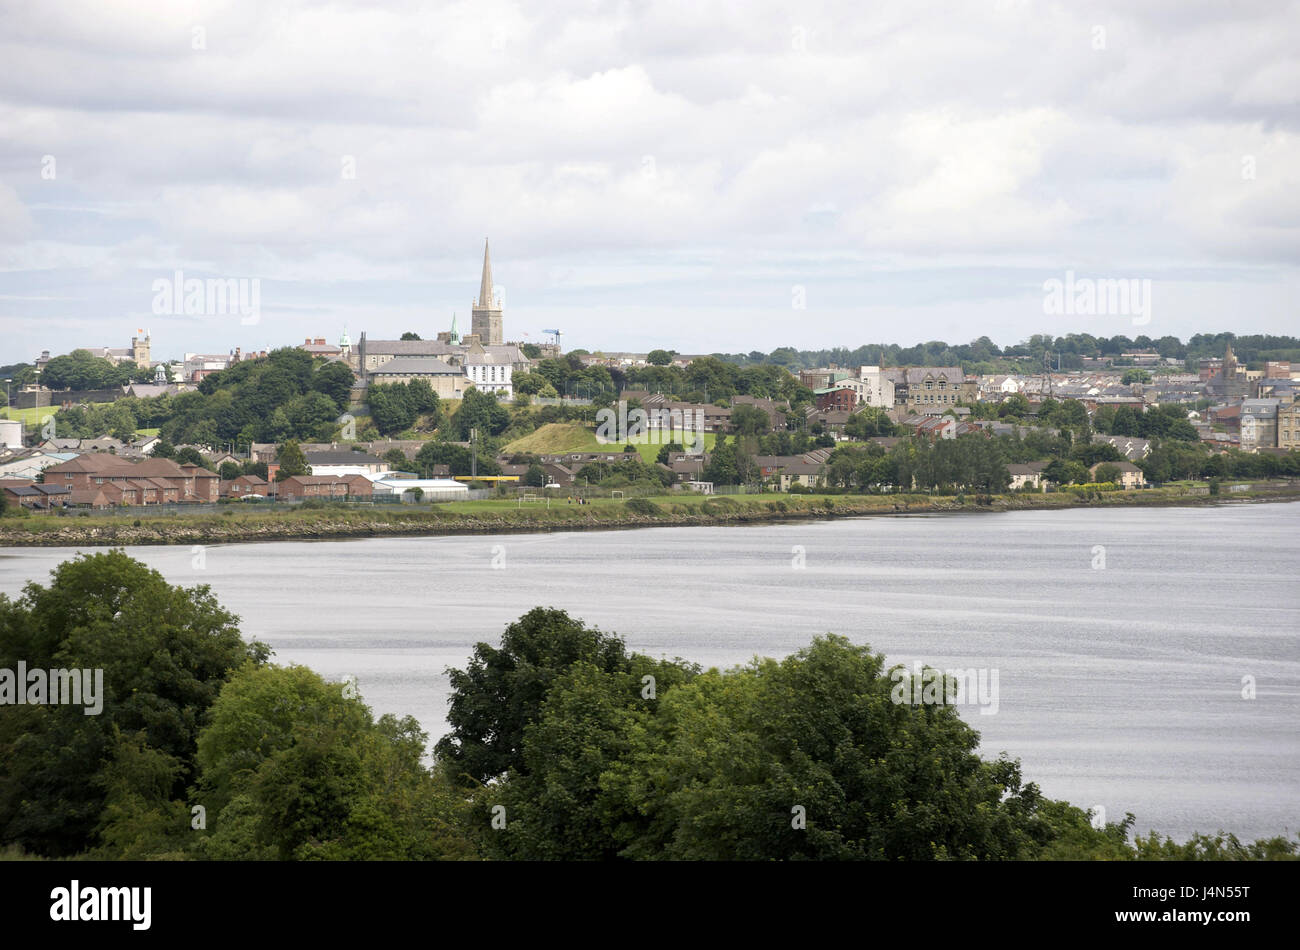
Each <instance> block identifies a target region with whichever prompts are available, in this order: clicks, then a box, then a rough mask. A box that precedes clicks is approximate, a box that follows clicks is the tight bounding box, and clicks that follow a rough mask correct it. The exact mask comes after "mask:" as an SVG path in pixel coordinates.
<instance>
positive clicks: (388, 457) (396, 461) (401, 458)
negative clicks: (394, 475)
mask: <svg viewBox="0 0 1300 950" xmlns="http://www.w3.org/2000/svg"><path fill="white" fill-rule="evenodd" d="M384 461H385V462H387V463H388V468H389V470H390V471H393V472H405V471H407V470H408V469H409V468H410V467H411V460H410V459H408V458H407V457H406V453H405V452H403V451H402V450H401V449H398V448H392V449H389V450H388V451H387V452H385V453H384Z"/></svg>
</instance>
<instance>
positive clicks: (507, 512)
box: [0, 481, 1300, 547]
mask: <svg viewBox="0 0 1300 950" xmlns="http://www.w3.org/2000/svg"><path fill="white" fill-rule="evenodd" d="M1268 501H1300V483H1295V482H1285V481H1277V482H1265V483H1253V484H1245V485H1240V486H1235V485H1227V484H1225V485H1224V486H1223V488H1222V492H1221V494H1219V495H1217V496H1212V495H1210V494H1209V493H1208V489H1207V488H1206V486H1205V485H1195V484H1193V485H1170V486H1163V487H1160V488H1147V489H1141V490H1138V491H1114V492H1093V493H1088V494H1083V495H1080V494H1076V493H1073V492H1053V493H1050V494H1041V493H1035V494H1022V493H1012V494H1006V495H992V496H990V495H975V494H963V495H933V496H931V495H920V494H915V495H785V494H764V495H722V496H714V497H705V496H698V495H691V496H683V495H671V496H660V497H656V498H630V499H627V500H626V501H623V500H621V499H619V500H614V499H597V500H595V501H593V502H592V503H590V504H586V505H576V504H566V503H562V502H560V501H559V500H556V499H552V500H551V503H550V507H545V506H543V505H542V504H540V503H534V504H529V505H522V506H521V505H518V503H517V502H516V501H514V500H512V499H502V500H491V501H471V502H455V503H449V504H445V505H432V506H427V507H420V508H415V507H414V506H412V507H410V508H408V507H407V506H402V507H400V508H399V507H393V508H389V507H387V506H385V507H357V506H351V505H337V506H330V505H326V506H324V507H320V508H300V509H297V510H292V511H258V510H256V509H255V508H248V507H245V506H242V505H237V504H235V505H221V506H219V507H213V508H211V509H210V510H205V511H203V512H202V513H200V514H185V515H159V516H152V515H150V514H148V513H147V512H145V511H143V510H141V509H138V508H133V509H126V510H125V511H123V512H122V513H120V514H119V513H117V512H114V513H112V514H108V515H92V514H86V515H85V516H57V515H36V514H29V515H27V516H25V517H24V516H14V515H10V516H8V517H5V518H3V519H0V547H33V546H39V547H82V546H92V545H109V546H115V545H134V544H233V543H240V542H252V541H289V540H295V541H302V540H313V539H319V540H326V539H342V538H367V537H379V536H385V535H456V534H515V533H522V532H531V531H599V530H611V529H619V528H642V527H652V526H659V527H668V526H675V525H683V526H684V525H692V526H701V525H731V524H736V525H743V524H763V523H771V522H778V521H794V520H804V519H824V518H846V517H861V516H868V515H895V514H927V513H936V512H988V511H1021V510H1032V509H1045V508H1047V509H1051V508H1111V507H1124V506H1153V505H1155V506H1158V505H1197V504H1241V503H1247V502H1268Z"/></svg>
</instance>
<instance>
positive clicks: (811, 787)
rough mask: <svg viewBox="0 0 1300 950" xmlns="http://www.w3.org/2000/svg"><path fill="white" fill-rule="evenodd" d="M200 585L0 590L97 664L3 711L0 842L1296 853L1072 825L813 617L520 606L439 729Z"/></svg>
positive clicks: (566, 853) (20, 621)
mask: <svg viewBox="0 0 1300 950" xmlns="http://www.w3.org/2000/svg"><path fill="white" fill-rule="evenodd" d="M236 624H237V618H235V617H233V616H232V615H230V614H228V613H227V612H225V611H224V610H223V609H222V608H221V607H220V606H219V605H218V604H217V603H216V602H215V600H214V599H213V598H212V597H211V594H210V593H209V592H208V591H207V589H206V588H204V587H196V588H192V589H188V590H187V589H183V588H180V587H172V586H170V585H168V584H167V583H166V582H165V580H164V579H163V578H162V577H161V576H160V575H159V574H158V573H157V572H155V571H152V570H149V569H148V568H146V567H145V566H144V565H142V564H139V563H138V562H136V561H134V560H132V559H131V558H129V557H128V556H127V555H126V554H125V553H123V552H121V551H110V552H106V553H103V554H95V555H91V556H81V557H79V558H77V559H76V560H73V561H69V562H66V563H64V564H62V565H60V566H59V568H58V569H57V570H56V571H55V572H54V574H53V580H52V582H51V584H50V585H49V586H48V587H43V586H41V585H38V584H30V585H28V587H27V588H26V589H25V591H24V593H23V595H22V596H21V597H19V598H18V599H16V600H10V599H9V598H7V597H3V596H0V664H4V665H5V666H6V667H8V668H13V667H14V666H15V664H16V663H17V661H18V660H20V659H21V660H24V661H25V662H26V663H27V664H28V666H29V668H31V667H36V666H44V667H47V668H48V667H72V666H78V667H95V666H98V667H102V668H103V669H104V671H105V694H106V695H105V701H104V710H103V713H102V715H99V716H86V715H84V714H83V712H82V708H81V707H80V706H40V705H37V706H30V705H28V706H8V705H6V706H0V858H4V859H17V858H22V857H28V856H46V857H67V856H74V855H83V856H89V857H95V858H127V859H156V858H165V859H193V860H225V859H244V860H248V859H260V860H311V859H325V860H340V859H350V860H374V859H399V860H439V859H441V860H447V859H451V860H474V859H482V858H495V859H579V860H592V859H603V860H610V859H643V860H644V859H679V860H691V859H710V860H794V859H814V860H824V859H890V860H898V859H910V860H931V859H957V860H967V859H977V860H1005V859H1012V860H1015V859H1090V860H1098V859H1104V860H1131V859H1140V860H1262V859H1294V858H1295V857H1296V856H1297V842H1296V841H1294V840H1288V839H1284V838H1280V837H1279V838H1273V839H1269V840H1266V841H1257V842H1254V843H1252V844H1243V843H1241V842H1240V841H1238V840H1237V839H1236V838H1235V837H1233V836H1232V835H1227V834H1225V833H1223V832H1220V833H1219V834H1217V835H1215V836H1205V835H1196V836H1194V837H1193V838H1192V839H1191V840H1189V841H1188V842H1186V843H1184V844H1179V843H1177V842H1174V841H1172V840H1171V839H1168V838H1162V837H1161V836H1159V835H1157V834H1154V833H1153V834H1151V835H1149V836H1147V837H1146V838H1143V837H1141V836H1139V837H1137V838H1135V839H1134V840H1133V841H1132V842H1130V841H1129V839H1128V834H1129V830H1130V828H1131V825H1132V816H1128V817H1127V818H1126V819H1125V820H1124V821H1123V822H1118V823H1111V824H1108V825H1106V826H1105V827H1104V828H1102V829H1098V828H1094V827H1093V826H1092V824H1091V822H1090V819H1089V815H1088V814H1087V813H1086V812H1084V811H1083V810H1082V809H1079V808H1076V807H1074V806H1073V805H1070V804H1068V803H1067V802H1061V801H1054V800H1051V799H1047V798H1044V797H1043V796H1042V795H1041V793H1040V792H1039V790H1038V788H1037V787H1036V786H1035V785H1034V784H1033V783H1025V782H1024V781H1023V780H1022V777H1021V774H1020V767H1019V763H1018V762H1015V761H1012V760H1009V759H1007V758H1000V759H997V760H995V761H985V760H982V759H980V758H979V756H978V755H977V754H976V751H975V750H976V748H977V746H978V741H979V736H978V734H977V733H976V732H975V731H974V730H973V729H971V728H970V727H969V726H967V725H966V724H965V723H964V722H963V721H962V720H961V719H960V717H958V716H957V714H956V713H955V712H954V709H953V707H952V706H943V705H925V704H920V703H918V704H916V705H908V704H898V703H895V702H893V701H892V698H891V695H890V692H891V688H892V685H893V680H892V679H891V677H890V676H889V671H888V670H886V669H885V667H884V659H883V657H881V656H880V655H878V654H873V653H872V652H871V651H870V650H869V649H868V648H867V647H865V646H859V645H855V644H852V643H850V642H849V641H848V640H847V639H845V638H843V637H838V636H834V635H828V636H825V637H819V638H817V639H815V640H814V641H813V642H812V644H811V645H809V646H808V647H806V648H805V649H803V650H800V651H798V652H797V653H795V654H794V655H792V656H789V657H786V658H785V659H783V660H779V661H778V660H771V659H757V658H756V659H755V660H754V661H753V662H751V663H750V664H748V665H745V666H742V667H738V668H735V669H731V670H726V671H719V670H716V669H711V670H708V671H703V670H701V669H700V668H699V667H698V666H696V665H694V664H691V663H688V662H685V661H683V660H681V659H674V660H664V659H653V658H651V657H647V656H644V655H641V654H638V653H635V652H630V651H628V650H627V649H626V647H625V645H624V644H623V642H622V641H621V640H620V639H619V638H618V637H616V636H613V635H611V634H607V633H603V632H601V631H599V630H596V629H594V628H590V627H587V626H586V625H585V624H583V623H582V622H581V621H578V620H575V619H573V618H571V617H569V616H568V615H567V614H566V613H564V612H563V611H560V610H553V609H546V608H536V609H534V610H531V611H529V612H528V613H527V614H525V615H524V616H523V617H521V618H519V620H517V621H516V622H514V623H512V624H510V625H509V626H508V627H507V628H506V631H505V634H504V636H503V637H502V641H501V644H500V645H499V646H496V647H494V646H492V645H490V644H486V643H480V644H478V645H477V646H476V647H475V650H474V653H473V656H472V658H471V661H470V663H469V664H468V665H467V667H466V668H465V669H464V670H452V671H450V673H451V683H452V688H453V690H452V698H451V702H450V711H449V715H448V721H449V723H450V725H451V727H452V728H451V732H450V733H449V734H448V735H447V736H446V737H445V738H444V739H442V740H441V741H440V742H439V743H438V744H437V747H436V756H435V758H434V762H433V765H432V767H430V766H429V765H427V764H426V762H425V760H424V751H425V749H426V745H427V736H426V735H425V734H424V733H423V732H421V731H420V729H419V726H418V724H417V723H416V722H415V721H414V720H413V719H410V718H409V717H408V718H405V719H398V718H396V717H394V716H391V715H385V716H382V717H380V718H378V719H376V718H375V717H374V716H373V715H372V714H371V711H370V709H369V708H368V707H367V706H366V705H365V704H364V703H363V702H362V701H361V700H360V698H359V697H358V696H357V695H356V693H355V690H354V689H353V688H351V687H350V686H348V685H346V684H342V683H329V682H326V681H325V680H324V679H322V678H321V677H320V676H319V675H318V674H316V673H314V672H312V671H311V670H309V669H306V668H305V667H301V666H289V667H282V666H277V665H273V664H269V663H268V662H267V658H268V651H267V650H266V648H265V647H263V646H262V645H260V644H246V643H244V641H243V640H242V639H241V638H240V637H239V634H238V630H237V627H236Z"/></svg>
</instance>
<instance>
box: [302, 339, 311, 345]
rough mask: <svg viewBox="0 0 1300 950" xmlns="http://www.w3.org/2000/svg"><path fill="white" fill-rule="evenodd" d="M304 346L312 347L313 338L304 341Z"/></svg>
mask: <svg viewBox="0 0 1300 950" xmlns="http://www.w3.org/2000/svg"><path fill="white" fill-rule="evenodd" d="M302 345H303V346H311V337H307V339H305V340H303V341H302Z"/></svg>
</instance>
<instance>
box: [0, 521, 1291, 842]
mask: <svg viewBox="0 0 1300 950" xmlns="http://www.w3.org/2000/svg"><path fill="white" fill-rule="evenodd" d="M74 550H75V549H70V548H22V549H17V548H5V549H0V592H3V593H6V594H9V595H10V596H13V595H15V594H17V593H18V592H19V591H20V589H21V587H22V585H23V584H24V583H26V582H27V581H30V580H39V581H42V582H44V581H46V580H47V578H48V573H49V571H50V570H51V569H52V568H53V567H54V566H55V565H56V564H57V563H58V562H59V561H61V560H64V559H66V558H68V557H70V556H72V554H73V553H74ZM87 550H92V549H87ZM128 550H129V552H130V553H131V554H132V555H133V556H134V557H137V558H139V559H140V560H141V561H144V562H145V563H146V564H148V565H150V566H151V567H154V568H156V569H157V570H159V571H161V572H162V573H163V574H164V575H165V576H166V577H167V579H168V580H169V581H171V582H172V583H179V584H185V585H187V586H189V585H192V584H196V583H205V584H209V585H211V587H212V590H213V592H214V593H215V594H216V595H217V597H218V599H219V600H220V601H221V603H222V604H223V605H225V606H226V607H227V608H228V609H230V610H232V611H234V612H235V613H237V614H238V615H239V616H240V617H241V618H242V625H241V626H242V630H243V632H244V635H245V637H247V638H250V639H259V640H263V641H265V642H267V643H269V644H270V645H271V646H272V647H273V648H274V649H275V651H276V657H275V659H276V661H277V662H281V663H302V664H306V665H308V666H310V667H311V668H313V669H315V670H317V671H319V672H320V673H322V674H323V675H325V676H327V677H329V678H333V679H341V678H343V677H345V676H355V677H356V680H357V683H358V686H359V688H360V691H361V693H362V695H363V697H364V698H365V699H366V701H367V702H368V703H370V704H371V705H372V706H373V708H374V709H375V710H376V712H377V713H383V712H393V713H399V714H411V715H414V716H415V717H416V718H418V719H419V720H420V721H421V723H423V725H424V727H425V728H426V729H427V730H428V731H429V732H430V735H431V738H437V737H438V736H439V735H441V734H442V733H443V732H444V731H445V729H446V723H445V720H444V715H445V712H446V702H447V696H448V684H447V677H446V675H445V673H444V670H445V668H446V667H447V666H449V665H452V666H463V664H464V663H465V661H466V659H467V658H468V656H469V654H470V650H471V648H472V646H473V644H474V643H475V642H476V641H479V640H489V641H493V642H495V641H496V640H497V638H498V637H499V636H500V633H501V630H502V628H503V627H504V626H505V625H506V624H508V623H509V622H510V621H511V620H513V619H515V618H516V617H518V616H519V615H520V614H522V613H524V612H525V611H527V610H528V609H530V608H531V607H534V606H538V605H547V606H554V607H560V608H563V609H565V610H568V611H569V612H570V613H571V614H572V615H574V616H576V617H580V618H582V619H583V620H585V621H587V622H588V623H591V624H595V625H597V626H599V627H600V628H601V629H603V630H606V631H612V632H616V633H618V634H620V635H621V636H622V637H623V638H624V639H625V640H626V641H627V643H628V645H629V647H631V648H632V649H635V650H639V651H642V652H646V653H650V654H653V655H667V656H682V657H685V658H687V659H691V660H695V661H697V662H700V663H703V664H705V665H720V666H731V665H734V664H738V663H744V662H746V661H747V660H749V659H750V658H751V657H752V656H754V655H756V654H757V655H765V656H784V655H786V654H788V653H790V652H792V651H794V650H797V649H798V648H799V647H801V646H803V645H805V644H807V643H808V642H809V640H810V639H811V638H812V637H813V636H815V635H817V634H819V633H824V632H827V631H833V632H836V633H840V634H844V635H845V636H848V637H849V638H850V639H852V640H853V641H854V642H859V643H869V644H870V645H871V646H872V648H873V649H875V650H877V651H879V652H883V653H884V654H885V655H886V656H887V658H888V660H889V661H890V662H891V663H893V662H898V663H904V664H907V665H909V666H910V665H911V664H912V663H913V662H914V661H916V660H922V661H924V662H926V663H928V664H931V665H933V666H936V667H940V668H944V669H949V668H952V669H980V670H984V671H986V672H987V673H991V671H996V673H997V684H998V693H997V711H996V713H994V714H986V713H982V712H981V711H980V708H979V707H978V706H973V705H972V706H963V707H962V715H963V717H964V718H965V719H966V720H967V721H968V722H970V723H971V725H973V726H974V727H975V728H976V729H978V730H979V731H980V733H981V735H982V744H981V752H982V754H984V755H987V756H996V755H997V754H998V753H999V752H1002V751H1005V752H1007V753H1009V754H1010V755H1012V756H1014V757H1017V758H1019V759H1020V760H1021V762H1022V766H1023V771H1024V775H1025V778H1026V780H1027V781H1035V782H1037V783H1038V784H1039V786H1040V787H1041V788H1042V789H1043V791H1044V792H1045V793H1046V794H1048V795H1050V796H1052V797H1056V798H1065V799H1068V800H1069V801H1071V802H1073V803H1075V804H1077V805H1080V806H1083V807H1093V806H1101V807H1103V808H1104V809H1105V810H1106V817H1107V818H1109V819H1111V820H1116V819H1119V818H1121V817H1122V816H1123V814H1124V813H1125V812H1126V811H1131V812H1133V813H1134V814H1135V815H1136V816H1137V830H1138V831H1142V832H1145V831H1147V830H1149V829H1152V828H1154V829H1157V830H1159V831H1161V832H1163V833H1166V834H1172V835H1174V836H1175V837H1176V838H1179V839H1180V840H1182V839H1185V838H1186V836H1187V835H1188V834H1189V833H1191V832H1192V831H1194V830H1200V831H1213V830H1217V829H1219V828H1224V829H1226V830H1229V831H1233V832H1235V833H1237V834H1238V835H1239V836H1242V837H1243V838H1254V837H1259V836H1265V835H1274V834H1281V833H1284V832H1287V831H1294V830H1295V828H1296V818H1297V813H1298V809H1297V805H1300V636H1298V635H1300V583H1297V578H1298V577H1300V503H1285V504H1259V505H1228V506H1222V507H1195V508H1155V509H1141V508H1114V509H1097V510H1088V509H1072V510H1067V511H1025V512H1007V513H997V514H981V515H972V514H953V515H912V516H905V517H875V518H859V519H845V520H837V521H828V522H808V523H798V524H778V525H763V526H756V527H706V528H648V529H642V530H634V531H604V532H582V533H555V534H525V535H501V536H476V537H430V538H376V539H364V540H355V541H324V542H303V543H299V542H273V543H259V544H233V545H223V546H210V547H207V548H206V549H205V550H203V551H202V552H198V553H196V552H194V551H192V550H191V549H190V548H189V547H138V548H129V549H128ZM1247 677H1249V678H1253V684H1254V698H1253V699H1252V698H1244V697H1243V691H1246V692H1249V690H1248V689H1247V687H1246V686H1243V683H1246V684H1249V683H1250V682H1251V680H1246V679H1244V678H1247ZM985 708H988V709H992V706H991V705H986V706H985Z"/></svg>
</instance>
